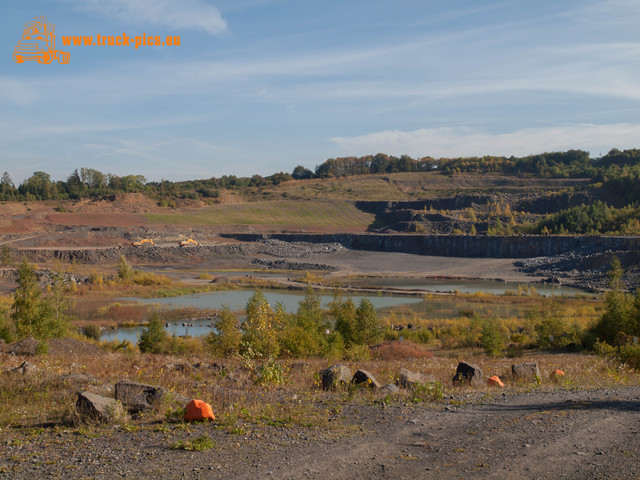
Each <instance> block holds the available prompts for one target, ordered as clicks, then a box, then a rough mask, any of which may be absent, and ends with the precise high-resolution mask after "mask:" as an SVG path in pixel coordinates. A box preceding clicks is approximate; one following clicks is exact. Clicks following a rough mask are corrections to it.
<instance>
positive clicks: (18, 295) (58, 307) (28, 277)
mask: <svg viewBox="0 0 640 480" xmlns="http://www.w3.org/2000/svg"><path fill="white" fill-rule="evenodd" d="M64 287H65V283H64V281H63V279H62V277H61V276H60V275H55V276H54V283H53V286H52V289H51V292H52V294H51V296H50V297H47V298H43V296H42V291H41V290H40V285H39V284H38V277H37V275H36V272H35V271H34V269H33V268H32V267H31V265H29V262H27V260H26V259H24V260H23V262H22V264H21V265H20V268H19V269H18V288H17V289H16V291H15V293H14V297H13V308H12V309H13V312H12V313H11V320H12V324H11V325H10V329H11V330H13V331H15V333H16V336H17V337H18V338H25V337H34V338H37V339H46V338H52V337H61V336H64V335H65V334H66V333H67V330H68V318H67V316H66V315H65V311H66V308H67V306H68V297H67V296H66V295H65V291H64Z"/></svg>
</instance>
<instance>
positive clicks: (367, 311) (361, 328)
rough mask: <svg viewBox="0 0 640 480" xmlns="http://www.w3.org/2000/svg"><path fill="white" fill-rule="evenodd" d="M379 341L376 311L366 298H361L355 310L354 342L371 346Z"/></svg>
mask: <svg viewBox="0 0 640 480" xmlns="http://www.w3.org/2000/svg"><path fill="white" fill-rule="evenodd" d="M379 339H380V328H379V325H378V317H377V315H376V309H375V308H374V307H373V303H371V301H369V299H368V298H363V299H362V300H360V304H359V305H358V308H357V309H356V318H355V331H354V340H355V341H356V343H359V344H361V345H372V344H374V343H376V342H377V341H378V340H379Z"/></svg>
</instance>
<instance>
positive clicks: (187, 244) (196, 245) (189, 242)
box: [179, 238, 200, 247]
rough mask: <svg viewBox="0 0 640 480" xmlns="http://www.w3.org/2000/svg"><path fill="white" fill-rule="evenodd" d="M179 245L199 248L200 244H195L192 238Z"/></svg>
mask: <svg viewBox="0 0 640 480" xmlns="http://www.w3.org/2000/svg"><path fill="white" fill-rule="evenodd" d="M179 245H180V246H181V247H188V246H190V245H193V246H194V247H199V246H200V244H199V243H198V242H196V241H195V240H194V239H193V238H189V239H188V240H183V241H181V242H180V243H179Z"/></svg>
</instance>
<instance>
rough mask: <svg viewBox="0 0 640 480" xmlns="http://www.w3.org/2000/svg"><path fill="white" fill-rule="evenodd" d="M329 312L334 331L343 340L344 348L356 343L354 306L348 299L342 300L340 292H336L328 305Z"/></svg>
mask: <svg viewBox="0 0 640 480" xmlns="http://www.w3.org/2000/svg"><path fill="white" fill-rule="evenodd" d="M329 311H330V312H331V315H332V316H333V318H334V319H335V322H336V323H335V329H336V331H337V332H338V333H340V335H341V336H342V339H343V340H344V344H345V346H346V347H349V346H351V345H353V344H356V343H358V342H357V339H356V306H355V305H354V304H353V300H351V299H350V298H349V299H347V300H344V299H343V298H342V295H341V293H340V292H336V294H335V295H334V297H333V300H332V301H331V303H330V304H329Z"/></svg>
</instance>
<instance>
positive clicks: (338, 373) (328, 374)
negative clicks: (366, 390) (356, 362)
mask: <svg viewBox="0 0 640 480" xmlns="http://www.w3.org/2000/svg"><path fill="white" fill-rule="evenodd" d="M318 376H319V377H320V385H321V386H322V389H323V390H335V389H336V388H337V387H346V386H347V385H349V382H350V381H351V369H349V367H347V366H346V365H333V366H331V367H329V368H325V369H324V370H320V371H319V372H318Z"/></svg>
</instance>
